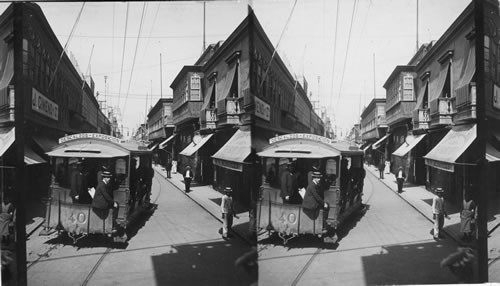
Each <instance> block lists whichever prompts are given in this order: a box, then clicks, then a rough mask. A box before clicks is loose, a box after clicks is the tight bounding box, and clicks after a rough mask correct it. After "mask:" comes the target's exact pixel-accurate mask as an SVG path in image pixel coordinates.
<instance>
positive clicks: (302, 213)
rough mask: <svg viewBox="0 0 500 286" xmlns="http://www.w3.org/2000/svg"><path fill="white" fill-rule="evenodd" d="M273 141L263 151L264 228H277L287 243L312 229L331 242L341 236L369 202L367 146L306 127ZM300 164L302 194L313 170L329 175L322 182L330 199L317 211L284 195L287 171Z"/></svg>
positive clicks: (260, 222)
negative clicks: (283, 180)
mask: <svg viewBox="0 0 500 286" xmlns="http://www.w3.org/2000/svg"><path fill="white" fill-rule="evenodd" d="M269 143H270V145H269V146H268V147H267V148H265V149H264V150H262V151H261V152H259V153H257V155H258V156H259V157H260V158H261V163H262V168H263V170H262V171H263V179H262V181H263V183H262V186H261V188H260V198H259V200H258V202H257V227H258V232H262V231H263V230H264V231H268V232H269V233H271V232H273V233H277V234H278V235H279V237H280V238H282V239H283V243H284V244H286V243H287V242H288V240H290V239H292V238H295V237H297V236H299V235H304V234H312V235H316V236H318V237H320V238H321V239H322V240H323V242H325V243H335V242H336V241H337V240H338V235H337V230H338V227H339V226H340V225H341V224H342V223H343V222H344V221H345V220H346V219H347V218H348V217H349V216H350V215H352V214H353V213H355V212H356V211H358V210H359V209H360V208H362V207H363V204H362V195H363V180H364V177H365V174H366V173H365V170H364V168H363V151H362V150H360V149H359V148H358V147H357V146H356V145H352V144H350V143H348V142H339V141H334V140H332V139H329V138H326V137H322V136H318V135H314V134H304V133H294V134H286V135H281V136H277V137H274V138H271V139H270V140H269ZM290 167H294V169H295V173H297V174H299V175H298V177H297V187H298V188H299V189H300V191H299V194H301V198H302V197H303V194H304V192H305V189H306V187H307V185H308V183H310V182H308V180H309V179H308V176H307V173H309V171H311V170H313V168H315V169H316V170H317V171H319V172H320V173H321V174H322V175H323V176H322V179H321V182H320V184H319V185H320V186H321V187H320V188H321V190H322V191H323V194H324V201H325V202H327V203H328V204H329V209H328V214H327V215H326V214H325V215H324V213H323V212H324V211H326V210H324V209H321V210H319V212H318V213H316V215H314V216H311V214H310V212H308V210H305V209H304V208H303V207H302V204H301V198H298V200H295V201H294V202H293V201H290V202H286V203H285V202H284V201H283V199H282V198H281V196H280V191H281V190H280V185H281V182H280V181H281V178H282V176H283V173H284V172H286V169H287V168H290Z"/></svg>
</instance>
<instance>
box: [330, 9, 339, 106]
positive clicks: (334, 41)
mask: <svg viewBox="0 0 500 286" xmlns="http://www.w3.org/2000/svg"><path fill="white" fill-rule="evenodd" d="M339 2H340V0H337V14H336V16H335V36H334V39H333V63H332V80H331V82H330V107H331V108H333V105H332V103H333V79H334V75H335V58H336V57H337V31H338V27H339Z"/></svg>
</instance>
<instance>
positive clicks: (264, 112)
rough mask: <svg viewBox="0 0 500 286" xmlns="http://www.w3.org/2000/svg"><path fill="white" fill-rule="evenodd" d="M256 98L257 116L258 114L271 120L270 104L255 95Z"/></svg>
mask: <svg viewBox="0 0 500 286" xmlns="http://www.w3.org/2000/svg"><path fill="white" fill-rule="evenodd" d="M254 100H255V116H258V117H260V118H262V119H264V120H267V121H270V120H271V107H270V106H269V104H267V103H265V102H264V101H262V100H261V99H259V98H258V97H254Z"/></svg>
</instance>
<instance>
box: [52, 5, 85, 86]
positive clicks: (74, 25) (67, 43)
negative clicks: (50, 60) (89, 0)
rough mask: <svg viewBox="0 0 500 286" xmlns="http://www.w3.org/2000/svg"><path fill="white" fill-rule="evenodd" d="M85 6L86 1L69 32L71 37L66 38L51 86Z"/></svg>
mask: <svg viewBox="0 0 500 286" xmlns="http://www.w3.org/2000/svg"><path fill="white" fill-rule="evenodd" d="M84 7H85V2H83V3H82V7H81V8H80V12H78V16H77V17H76V20H75V24H73V28H71V32H70V33H69V37H68V39H67V40H66V44H64V48H63V50H62V52H61V55H60V56H59V60H57V64H56V67H55V69H54V73H52V76H51V77H50V81H49V87H51V86H52V83H53V82H54V78H55V76H56V73H57V69H58V68H59V65H60V64H61V60H62V57H63V56H64V54H65V53H66V50H67V49H68V46H69V43H70V42H71V39H72V38H73V33H74V32H75V29H76V26H77V25H78V23H79V22H80V17H81V16H82V13H83V8H84Z"/></svg>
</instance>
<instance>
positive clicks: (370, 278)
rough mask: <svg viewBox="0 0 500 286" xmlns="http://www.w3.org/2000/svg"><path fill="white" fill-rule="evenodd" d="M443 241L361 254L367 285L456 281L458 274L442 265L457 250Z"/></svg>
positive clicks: (386, 248) (401, 245) (392, 247)
mask: <svg viewBox="0 0 500 286" xmlns="http://www.w3.org/2000/svg"><path fill="white" fill-rule="evenodd" d="M455 251H456V249H455V248H453V246H451V245H448V246H446V245H443V244H441V243H439V242H426V243H418V244H399V245H391V246H383V247H381V250H380V253H378V254H374V255H370V256H363V257H361V261H362V265H363V269H364V272H363V274H364V276H365V281H366V284H367V285H401V284H403V285H410V284H411V285H415V284H417V285H422V284H453V283H457V282H459V281H458V278H457V277H455V276H454V275H453V274H452V273H451V272H450V271H449V270H448V269H447V268H441V267H440V262H441V260H442V259H444V258H445V257H447V256H448V255H450V254H451V253H453V252H455Z"/></svg>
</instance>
